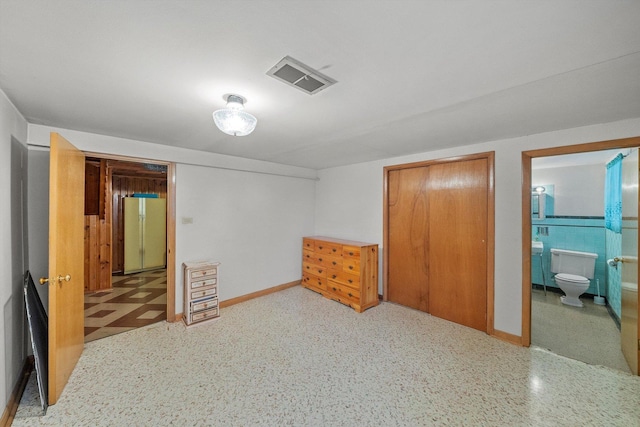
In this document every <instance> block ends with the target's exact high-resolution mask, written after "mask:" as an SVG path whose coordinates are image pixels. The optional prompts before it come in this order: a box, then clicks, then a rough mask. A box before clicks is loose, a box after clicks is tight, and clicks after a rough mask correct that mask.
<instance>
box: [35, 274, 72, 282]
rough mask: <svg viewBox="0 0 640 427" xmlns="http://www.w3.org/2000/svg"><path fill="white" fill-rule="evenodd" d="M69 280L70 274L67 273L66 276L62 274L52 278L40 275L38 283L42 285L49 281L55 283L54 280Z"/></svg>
mask: <svg viewBox="0 0 640 427" xmlns="http://www.w3.org/2000/svg"><path fill="white" fill-rule="evenodd" d="M69 280H71V275H70V274H67V275H66V276H63V275H59V276H58V277H54V278H52V279H49V278H47V277H41V278H40V284H41V285H44V284H45V283H47V282H49V283H55V282H56V281H57V282H58V283H62V282H68V281H69Z"/></svg>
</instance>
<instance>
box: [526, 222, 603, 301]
mask: <svg viewBox="0 0 640 427" xmlns="http://www.w3.org/2000/svg"><path fill="white" fill-rule="evenodd" d="M538 227H547V229H548V235H547V236H543V235H540V234H538V233H537V232H538ZM531 232H532V235H531V240H536V238H537V239H538V240H540V241H541V242H542V243H543V244H544V252H543V253H542V264H543V266H544V272H545V279H546V284H547V286H551V287H556V288H557V286H556V285H555V283H554V282H553V280H552V274H551V248H555V249H568V250H572V251H580V252H593V253H595V254H598V259H596V269H595V275H594V278H593V280H591V285H590V286H589V289H587V291H586V293H589V294H593V295H596V294H597V293H598V291H597V281H599V282H600V295H602V296H605V295H606V294H605V284H606V268H607V258H606V254H605V228H604V217H577V216H575V217H571V216H563V217H558V216H555V217H547V218H546V219H544V220H536V219H534V220H533V221H532V227H531ZM531 281H532V282H533V283H535V284H538V285H542V284H543V282H542V273H541V270H540V257H539V256H532V260H531Z"/></svg>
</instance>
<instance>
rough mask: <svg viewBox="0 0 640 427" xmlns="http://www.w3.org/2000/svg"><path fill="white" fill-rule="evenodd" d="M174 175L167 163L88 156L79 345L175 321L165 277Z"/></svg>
mask: <svg viewBox="0 0 640 427" xmlns="http://www.w3.org/2000/svg"><path fill="white" fill-rule="evenodd" d="M173 169H174V168H173V167H172V165H169V164H166V163H158V162H151V161H147V160H140V159H128V158H122V157H118V158H112V157H109V158H104V157H102V156H97V155H96V156H91V155H87V162H86V173H85V180H86V186H85V202H86V203H85V214H86V215H85V310H84V311H85V342H88V341H93V340H95V339H100V338H104V337H107V336H110V335H114V334H117V333H120V332H125V331H128V330H132V329H135V328H138V327H142V326H146V325H149V324H153V323H157V322H160V321H164V320H168V321H174V320H175V319H174V317H175V315H174V314H170V312H172V311H175V307H174V303H173V302H172V301H171V302H170V300H173V298H171V297H172V296H173V294H174V291H172V288H173V275H172V274H171V273H169V270H172V268H171V265H172V262H171V261H170V259H171V258H172V256H171V254H172V252H173V251H172V250H171V249H172V248H171V244H170V242H171V241H172V239H171V237H172V235H173V233H172V232H171V228H172V227H174V226H175V225H174V224H175V220H174V219H173V218H172V215H171V212H172V211H173V210H172V206H173V204H172V202H171V200H172V199H171V197H170V196H171V194H172V193H173V185H172V184H171V183H172V180H171V179H168V177H169V176H171V174H173ZM125 202H126V203H125ZM139 204H141V205H142V208H141V210H140V215H138V214H137V213H138V211H137V210H136V212H135V215H131V211H132V209H131V208H132V207H133V205H135V207H137V206H138V205H139ZM125 205H127V207H128V208H127V209H125ZM152 208H153V209H152ZM125 212H127V213H128V215H125ZM154 212H155V213H154ZM154 218H155V219H154ZM134 220H135V221H134ZM138 221H140V224H139V223H138ZM134 222H135V224H134ZM125 223H126V224H128V225H126V224H125ZM141 224H142V225H141ZM125 230H128V232H127V233H126V236H125ZM134 231H135V233H134ZM145 242H146V244H147V245H146V246H145ZM125 253H126V254H128V255H127V257H125ZM136 257H138V259H136ZM125 258H126V259H125Z"/></svg>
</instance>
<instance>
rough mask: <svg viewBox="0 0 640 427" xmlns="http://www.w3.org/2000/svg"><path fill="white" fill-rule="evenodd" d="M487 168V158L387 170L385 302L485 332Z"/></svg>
mask: <svg viewBox="0 0 640 427" xmlns="http://www.w3.org/2000/svg"><path fill="white" fill-rule="evenodd" d="M492 167H493V155H492V153H487V154H483V155H475V156H467V157H465V158H462V159H452V160H439V161H432V162H424V163H416V164H409V165H398V166H393V167H388V168H386V178H387V180H386V185H387V187H386V190H387V192H386V205H385V208H386V218H385V226H386V233H385V251H386V252H385V257H386V258H385V259H386V263H385V277H386V284H385V291H386V294H385V297H386V299H387V300H388V301H391V302H395V303H398V304H402V305H405V306H408V307H411V308H415V309H418V310H422V311H426V312H428V313H431V314H432V315H434V316H437V317H441V318H443V319H447V320H451V321H453V322H456V323H459V324H462V325H465V326H469V327H472V328H475V329H479V330H481V331H487V329H488V322H487V313H488V297H487V296H488V293H489V291H490V289H492V288H490V286H492V283H491V281H492V277H493V275H492V274H493V270H492V269H491V270H489V269H490V268H491V266H490V263H492V261H493V256H492V253H491V254H490V252H489V250H490V249H489V248H491V250H492V248H493V245H492V242H493V236H489V230H490V229H491V230H492V229H493V228H492V227H491V228H490V224H491V223H492V221H493V214H492V212H493V210H492V205H490V203H492V201H493V199H492V194H493V193H492V190H491V183H492V180H491V178H492V176H491V170H492ZM490 243H491V244H490ZM489 273H490V274H489Z"/></svg>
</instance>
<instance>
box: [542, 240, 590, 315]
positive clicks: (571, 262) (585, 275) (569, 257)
mask: <svg viewBox="0 0 640 427" xmlns="http://www.w3.org/2000/svg"><path fill="white" fill-rule="evenodd" d="M597 258H598V254H594V253H591V252H578V251H569V250H565V249H555V248H551V272H552V273H555V276H554V278H553V280H554V281H555V282H556V285H558V287H559V288H560V289H562V292H564V293H565V295H564V296H562V297H560V300H561V301H562V303H563V304H566V305H571V306H573V307H583V306H584V304H582V301H580V295H582V294H583V293H584V292H585V291H586V290H587V289H588V288H589V284H590V280H589V279H593V273H594V271H595V266H596V259H597Z"/></svg>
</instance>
